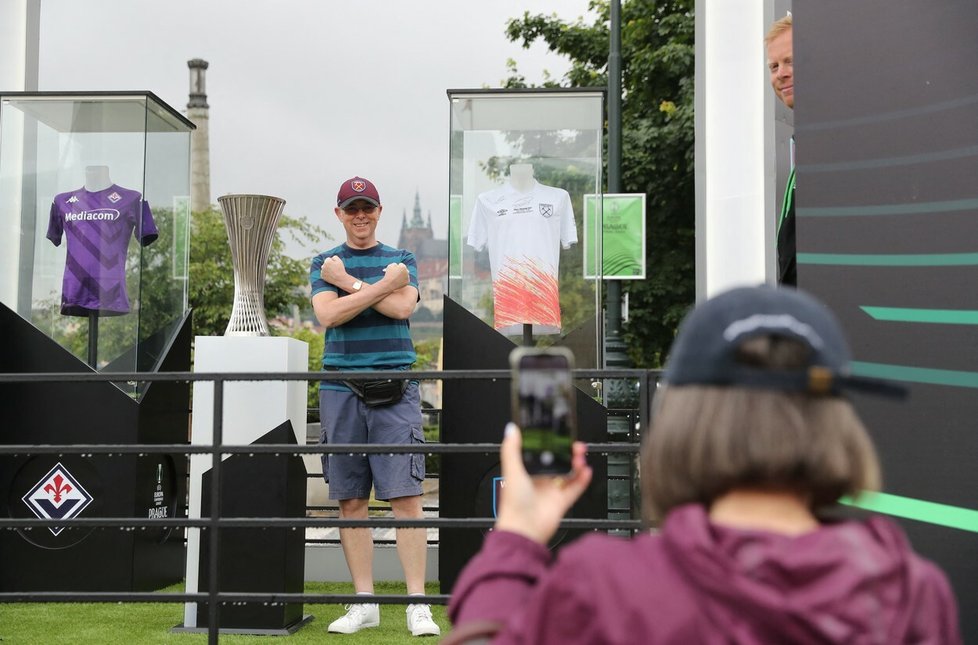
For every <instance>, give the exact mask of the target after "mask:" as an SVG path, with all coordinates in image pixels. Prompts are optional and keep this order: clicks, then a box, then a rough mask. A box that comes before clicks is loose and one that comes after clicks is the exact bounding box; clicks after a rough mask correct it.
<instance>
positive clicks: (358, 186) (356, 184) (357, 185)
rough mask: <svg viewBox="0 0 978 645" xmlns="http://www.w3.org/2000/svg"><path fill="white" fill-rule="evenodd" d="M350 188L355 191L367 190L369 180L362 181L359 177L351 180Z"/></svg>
mask: <svg viewBox="0 0 978 645" xmlns="http://www.w3.org/2000/svg"><path fill="white" fill-rule="evenodd" d="M350 188H352V189H353V192H355V193H362V192H363V191H365V190H367V182H365V181H361V180H359V179H357V180H354V181H352V182H350Z"/></svg>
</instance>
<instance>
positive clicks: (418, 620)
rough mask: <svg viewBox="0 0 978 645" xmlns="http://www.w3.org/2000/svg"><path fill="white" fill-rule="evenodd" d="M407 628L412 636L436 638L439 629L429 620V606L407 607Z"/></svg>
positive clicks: (439, 632) (439, 631)
mask: <svg viewBox="0 0 978 645" xmlns="http://www.w3.org/2000/svg"><path fill="white" fill-rule="evenodd" d="M405 611H406V612H407V627H408V629H409V630H410V631H411V635H412V636H438V635H439V634H441V628H440V627H438V625H437V624H435V621H434V620H433V619H432V618H431V605H408V606H407V609H406V610H405Z"/></svg>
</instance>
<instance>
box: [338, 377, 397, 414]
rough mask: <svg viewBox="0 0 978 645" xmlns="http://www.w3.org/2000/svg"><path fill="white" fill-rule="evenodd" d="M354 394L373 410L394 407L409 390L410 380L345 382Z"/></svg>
mask: <svg viewBox="0 0 978 645" xmlns="http://www.w3.org/2000/svg"><path fill="white" fill-rule="evenodd" d="M342 383H343V385H345V386H347V387H348V388H350V389H351V390H353V393H354V394H356V395H357V396H358V397H360V400H361V401H363V403H364V405H367V406H370V407H371V408H378V407H380V406H383V405H392V404H394V403H397V402H398V401H400V400H401V397H403V396H404V390H406V389H407V386H408V380H407V379H403V380H399V381H390V380H387V379H384V380H382V381H343V382H342Z"/></svg>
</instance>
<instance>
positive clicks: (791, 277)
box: [764, 14, 798, 287]
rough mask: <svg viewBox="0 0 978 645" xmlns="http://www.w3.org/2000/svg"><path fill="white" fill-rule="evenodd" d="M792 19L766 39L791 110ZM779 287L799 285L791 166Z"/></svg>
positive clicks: (776, 81)
mask: <svg viewBox="0 0 978 645" xmlns="http://www.w3.org/2000/svg"><path fill="white" fill-rule="evenodd" d="M791 36H792V25H791V15H790V14H789V15H787V16H785V17H784V18H781V19H780V20H778V21H776V22H775V23H774V24H773V25H771V29H770V30H768V32H767V36H765V37H764V45H765V46H766V48H767V67H768V70H769V71H770V72H771V87H773V88H774V94H775V95H776V96H777V97H778V99H779V100H780V101H781V102H782V103H784V104H785V105H786V106H787V107H788V108H789V109H791V110H794V109H795V75H794V56H793V54H792V52H793V47H792V42H791ZM777 226H778V228H777V231H778V284H785V285H790V286H792V287H794V286H797V284H798V265H797V262H796V258H795V168H794V166H793V165H792V168H791V174H790V175H788V185H787V187H786V188H785V190H784V200H783V202H782V203H781V211H780V212H779V213H778V224H777Z"/></svg>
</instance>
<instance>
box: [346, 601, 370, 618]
mask: <svg viewBox="0 0 978 645" xmlns="http://www.w3.org/2000/svg"><path fill="white" fill-rule="evenodd" d="M343 609H345V610H346V616H347V618H349V619H350V620H356V621H360V622H362V621H363V617H364V616H365V615H366V613H367V608H366V606H364V605H362V604H359V603H357V604H352V605H343Z"/></svg>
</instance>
